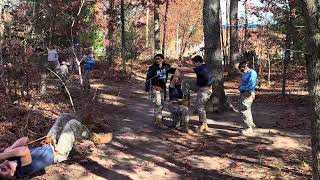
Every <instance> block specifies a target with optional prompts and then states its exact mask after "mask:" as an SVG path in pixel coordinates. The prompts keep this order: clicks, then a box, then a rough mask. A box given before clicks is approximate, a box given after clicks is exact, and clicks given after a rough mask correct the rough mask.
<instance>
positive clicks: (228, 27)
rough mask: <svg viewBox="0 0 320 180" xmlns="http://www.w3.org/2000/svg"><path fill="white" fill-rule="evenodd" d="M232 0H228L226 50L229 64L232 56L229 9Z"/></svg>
mask: <svg viewBox="0 0 320 180" xmlns="http://www.w3.org/2000/svg"><path fill="white" fill-rule="evenodd" d="M229 4H230V0H226V25H227V26H226V48H225V52H226V56H227V57H226V59H227V64H229V63H230V62H229V57H230V37H229V34H230V33H229V31H230V24H229V19H230V17H229V15H230V13H229V11H230V9H229V8H230V6H229Z"/></svg>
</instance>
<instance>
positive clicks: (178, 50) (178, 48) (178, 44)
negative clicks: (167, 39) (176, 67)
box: [176, 23, 181, 55]
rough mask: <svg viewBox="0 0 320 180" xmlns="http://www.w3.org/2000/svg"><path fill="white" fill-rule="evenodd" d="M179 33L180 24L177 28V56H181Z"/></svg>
mask: <svg viewBox="0 0 320 180" xmlns="http://www.w3.org/2000/svg"><path fill="white" fill-rule="evenodd" d="M179 31H180V25H179V23H178V24H177V28H176V54H177V55H179V54H180V50H181V48H180V35H179Z"/></svg>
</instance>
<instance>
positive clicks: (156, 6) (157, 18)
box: [154, 0, 161, 54]
mask: <svg viewBox="0 0 320 180" xmlns="http://www.w3.org/2000/svg"><path fill="white" fill-rule="evenodd" d="M159 10H160V5H159V0H155V1H154V51H155V53H156V54H157V53H161V46H160V15H159Z"/></svg>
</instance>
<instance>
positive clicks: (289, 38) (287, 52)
mask: <svg viewBox="0 0 320 180" xmlns="http://www.w3.org/2000/svg"><path fill="white" fill-rule="evenodd" d="M286 16H287V17H286V21H287V22H286V40H285V52H284V59H283V74H282V76H283V78H282V96H283V97H285V95H286V81H287V68H288V64H289V61H290V54H291V53H290V52H291V41H292V18H291V7H290V5H289V12H287V14H286Z"/></svg>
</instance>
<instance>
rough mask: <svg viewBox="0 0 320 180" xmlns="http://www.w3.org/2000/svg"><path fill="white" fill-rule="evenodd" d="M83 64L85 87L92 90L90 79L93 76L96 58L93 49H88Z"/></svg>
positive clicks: (82, 60)
mask: <svg viewBox="0 0 320 180" xmlns="http://www.w3.org/2000/svg"><path fill="white" fill-rule="evenodd" d="M81 63H84V66H83V69H84V75H83V87H84V88H85V89H90V79H91V76H92V71H93V65H94V64H95V58H94V55H93V54H92V50H91V49H87V50H86V52H85V55H84V56H83V57H82V59H81Z"/></svg>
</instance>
